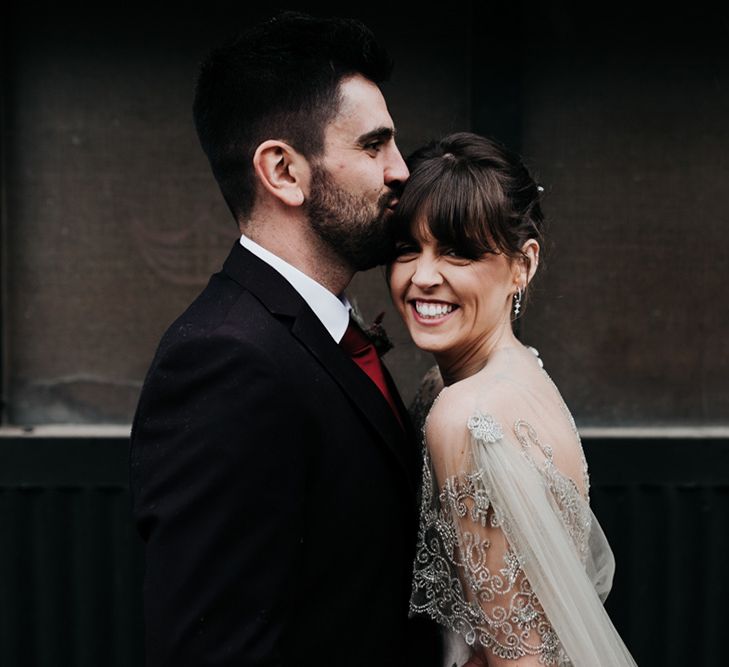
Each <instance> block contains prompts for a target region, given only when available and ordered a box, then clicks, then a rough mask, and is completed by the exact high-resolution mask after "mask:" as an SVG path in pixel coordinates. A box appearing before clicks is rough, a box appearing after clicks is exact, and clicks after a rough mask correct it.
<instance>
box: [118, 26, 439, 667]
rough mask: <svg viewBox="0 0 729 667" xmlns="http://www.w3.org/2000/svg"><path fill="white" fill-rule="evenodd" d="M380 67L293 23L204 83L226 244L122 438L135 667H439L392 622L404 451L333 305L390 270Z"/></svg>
mask: <svg viewBox="0 0 729 667" xmlns="http://www.w3.org/2000/svg"><path fill="white" fill-rule="evenodd" d="M389 70H390V65H389V60H388V58H387V56H386V54H385V53H384V52H383V51H382V49H381V48H380V47H379V46H378V45H377V43H376V42H375V40H374V38H373V36H372V34H371V33H370V31H369V30H368V29H367V28H366V27H364V26H363V25H361V24H360V23H357V22H355V21H351V20H344V19H315V18H312V17H309V16H305V15H300V14H292V13H285V14H282V15H280V16H278V17H277V18H275V19H273V20H271V21H269V22H267V23H264V24H262V25H259V26H256V27H255V28H253V29H250V30H249V31H248V32H246V33H245V34H243V35H242V36H241V37H239V38H238V39H237V40H236V41H233V42H231V43H229V44H227V45H225V46H223V47H221V48H219V49H217V50H215V51H213V53H212V54H211V55H210V56H209V57H208V58H207V60H206V61H205V62H204V63H203V65H202V67H201V70H200V75H199V79H198V84H197V90H196V97H195V104H194V116H195V123H196V127H197V131H198V134H199V137H200V141H201V144H202V147H203V149H204V151H205V153H206V154H207V156H208V158H209V160H210V164H211V167H212V170H213V173H214V175H215V178H216V179H217V181H218V184H219V186H220V189H221V191H222V194H223V197H224V198H225V201H226V202H227V204H228V206H229V208H230V210H231V212H232V214H233V216H234V218H235V220H236V221H237V223H238V226H239V228H240V231H241V234H242V236H241V237H240V240H239V241H236V243H235V244H234V246H233V249H232V250H231V252H230V255H229V256H228V259H227V260H226V262H225V264H224V266H223V269H222V271H221V272H220V273H217V274H215V275H214V276H213V277H212V278H211V280H210V283H209V284H208V286H207V287H206V288H205V290H204V291H203V292H202V294H201V295H200V296H199V297H198V298H197V299H196V300H195V301H194V302H193V304H192V305H191V306H190V307H189V308H188V309H187V311H186V312H185V313H184V314H183V315H182V316H181V317H180V318H179V319H178V320H177V321H176V322H175V323H174V324H173V325H172V326H171V327H170V329H169V330H168V331H167V333H166V334H165V336H164V337H163V339H162V341H161V343H160V346H159V349H158V351H157V354H156V356H155V358H154V361H153V362H152V366H151V368H150V370H149V373H148V376H147V379H146V381H145V384H144V388H143V390H142V394H141V397H140V401H139V406H138V409H137V414H136V417H135V420H134V426H133V431H132V450H131V484H132V493H133V499H134V512H135V518H136V521H137V524H138V528H139V530H140V532H141V535H142V537H143V539H144V540H145V542H146V578H145V589H144V600H145V622H146V633H147V636H146V647H147V648H146V651H147V666H148V667H161V666H163V665H165V666H170V667H172V666H174V667H185V666H190V667H193V666H194V667H198V666H202V665H206V666H221V667H222V666H223V665H225V666H231V667H232V666H234V665H235V666H236V667H241V666H246V665H270V666H274V665H275V666H288V665H291V666H293V665H297V666H298V665H321V666H329V665H339V664H342V665H348V666H349V667H352V666H361V667H375V666H377V667H383V666H387V665H393V666H394V665H398V666H400V665H410V664H418V665H428V664H431V660H434V659H435V655H434V653H433V652H432V651H430V650H429V649H427V648H426V647H427V643H426V642H427V641H428V637H429V636H430V635H426V636H424V637H415V633H414V632H413V628H412V626H411V625H410V623H411V622H410V621H408V619H407V607H408V599H409V591H410V577H411V571H412V559H413V555H414V543H415V531H416V525H417V507H416V501H415V495H416V486H417V479H418V472H419V466H420V463H419V461H418V448H417V446H416V443H415V439H414V437H413V434H412V431H411V428H410V425H409V423H408V421H407V417H406V414H405V411H404V409H403V405H402V402H401V400H400V398H399V396H398V394H397V391H396V389H395V387H394V386H393V384H392V381H391V379H390V377H389V375H388V374H387V371H386V370H384V368H383V367H382V366H381V364H380V362H379V359H378V357H377V355H376V354H374V353H373V352H372V350H371V347H370V346H368V340H367V338H366V337H365V336H364V335H363V332H362V331H361V329H359V328H358V327H357V326H356V325H355V324H353V323H352V321H351V319H350V316H349V312H348V302H347V301H346V298H345V297H343V296H342V295H343V290H344V289H345V288H346V287H347V285H348V283H349V282H350V280H351V278H352V276H353V274H354V273H355V272H356V271H361V270H364V269H368V268H370V267H372V266H375V265H377V264H380V263H382V262H384V261H386V259H387V257H388V253H389V244H388V242H387V237H388V235H387V233H386V227H387V223H388V218H389V217H390V215H391V213H392V208H393V207H394V206H395V205H396V203H397V193H398V190H399V188H400V186H401V185H402V183H403V182H404V181H405V180H406V179H407V177H408V170H407V167H406V166H405V163H404V162H403V159H402V157H401V155H400V153H399V151H398V149H397V146H396V145H395V130H394V127H393V122H392V119H391V118H390V115H389V113H388V110H387V107H386V104H385V100H384V99H383V97H382V94H381V92H380V90H379V88H378V86H377V84H378V83H379V82H381V81H382V80H384V79H385V78H386V77H387V76H388V74H389ZM368 374H369V375H371V377H368ZM424 649H425V650H424ZM417 651H421V652H424V653H425V654H426V656H427V657H426V658H425V659H423V658H422V657H417V658H416V657H415V656H416V652H417ZM432 664H435V662H432Z"/></svg>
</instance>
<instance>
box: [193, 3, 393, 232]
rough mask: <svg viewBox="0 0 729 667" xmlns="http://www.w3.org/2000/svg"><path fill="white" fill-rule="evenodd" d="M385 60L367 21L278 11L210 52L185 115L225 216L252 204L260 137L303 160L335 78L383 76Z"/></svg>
mask: <svg viewBox="0 0 729 667" xmlns="http://www.w3.org/2000/svg"><path fill="white" fill-rule="evenodd" d="M391 69H392V61H391V60H390V58H389V56H388V55H387V53H386V52H385V51H384V49H382V47H380V46H379V45H378V43H377V41H376V40H375V37H374V35H373V34H372V32H371V31H370V29H369V28H367V26H365V25H364V24H362V23H360V22H359V21H356V20H354V19H348V18H338V17H331V18H319V17H314V16H309V15H307V14H303V13H300V12H283V13H281V14H278V15H277V16H276V17H274V18H273V19H271V20H269V21H266V22H264V23H261V24H258V25H255V26H252V27H250V28H249V29H248V30H246V31H245V32H243V33H242V34H240V35H239V36H237V37H235V38H234V39H233V40H231V41H230V42H228V43H227V44H225V45H223V46H221V47H219V48H217V49H214V50H213V51H212V52H211V53H210V54H209V55H208V56H207V58H206V59H205V60H204V62H203V63H202V64H201V66H200V72H199V75H198V80H197V87H196V91H195V102H194V104H193V115H194V118H195V126H196V128H197V132H198V136H199V138H200V143H201V145H202V148H203V150H204V151H205V153H206V154H207V156H208V159H209V161H210V165H211V167H212V170H213V173H214V175H215V178H216V180H217V181H218V185H219V186H220V189H221V191H222V193H223V196H224V197H225V201H226V202H227V204H228V206H229V208H230V209H231V212H232V213H233V216H234V217H235V218H236V219H239V220H240V219H242V218H245V217H247V216H248V214H249V213H250V211H251V209H252V208H253V204H254V201H255V178H254V173H253V164H252V159H253V155H254V153H255V151H256V148H258V146H259V145H260V144H261V143H262V142H263V141H265V140H267V139H278V140H281V141H285V142H286V143H288V144H290V145H291V146H293V148H295V149H296V150H297V151H299V152H300V153H301V154H302V155H304V156H305V157H307V158H311V157H316V156H318V155H320V154H321V152H322V151H323V148H324V130H325V127H326V125H327V123H329V122H330V121H331V120H332V119H333V118H334V117H335V116H336V114H337V112H338V111H339V105H340V101H341V99H340V91H339V86H340V83H341V81H342V79H344V78H346V77H348V76H350V75H353V74H361V75H362V76H364V77H365V78H367V79H369V80H371V81H372V82H374V83H380V82H382V81H384V80H386V79H387V78H388V76H389V74H390V71H391Z"/></svg>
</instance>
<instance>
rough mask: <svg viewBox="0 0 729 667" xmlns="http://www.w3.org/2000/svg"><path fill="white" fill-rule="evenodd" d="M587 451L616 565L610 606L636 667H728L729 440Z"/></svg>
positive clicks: (626, 444)
mask: <svg viewBox="0 0 729 667" xmlns="http://www.w3.org/2000/svg"><path fill="white" fill-rule="evenodd" d="M585 449H586V454H587V456H588V461H589V462H590V470H591V474H592V480H593V490H592V505H593V509H594V511H595V514H596V515H597V517H598V519H599V521H600V523H601V525H602V526H603V528H604V530H605V533H606V534H607V536H608V539H609V540H610V544H611V545H612V547H613V551H614V553H615V558H616V562H617V563H616V565H617V569H616V575H615V581H614V586H613V591H612V593H611V594H610V597H609V598H608V601H607V604H606V608H607V610H608V612H609V613H610V616H611V617H612V619H613V621H614V622H615V625H616V626H617V627H618V629H619V630H620V632H621V635H622V636H623V638H624V639H625V642H626V644H627V645H628V646H629V647H630V649H631V651H632V652H633V655H634V656H635V658H636V661H637V663H638V664H639V665H641V667H651V666H653V665H655V666H656V667H658V666H659V665H660V666H661V667H674V666H675V667H679V666H680V667H685V666H686V665H691V666H694V665H696V666H697V667H698V666H700V667H712V666H716V667H719V666H720V665H726V664H727V658H726V654H725V651H724V650H723V647H722V646H720V643H723V640H724V635H723V632H722V631H721V629H720V627H719V625H720V623H721V622H722V619H723V606H724V605H725V603H726V602H725V601H726V600H727V595H728V594H729V573H728V572H727V568H726V562H727V556H728V555H729V549H728V547H729V544H728V542H729V530H728V528H729V479H727V478H728V477H729V466H727V462H729V442H727V441H726V440H715V441H696V440H688V439H686V440H682V441H680V442H678V441H673V440H672V441H658V440H656V439H651V440H644V439H640V440H638V439H636V440H630V441H600V442H596V441H593V442H588V443H586V446H585ZM621 479H623V480H624V481H622V482H621V481H620V480H621ZM641 479H642V480H644V481H641Z"/></svg>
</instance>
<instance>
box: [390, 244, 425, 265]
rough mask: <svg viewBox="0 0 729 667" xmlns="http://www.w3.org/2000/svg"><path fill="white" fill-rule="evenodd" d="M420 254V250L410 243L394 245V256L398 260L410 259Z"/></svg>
mask: <svg viewBox="0 0 729 667" xmlns="http://www.w3.org/2000/svg"><path fill="white" fill-rule="evenodd" d="M419 252H420V248H418V246H416V245H414V244H412V243H397V244H396V245H395V256H396V258H397V259H398V260H401V261H404V260H407V259H412V258H413V257H415V255H417V254H418V253H419Z"/></svg>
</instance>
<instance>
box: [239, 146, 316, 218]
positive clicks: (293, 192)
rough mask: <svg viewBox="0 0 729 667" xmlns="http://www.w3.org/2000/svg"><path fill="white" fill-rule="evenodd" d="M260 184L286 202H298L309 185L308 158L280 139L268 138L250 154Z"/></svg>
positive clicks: (299, 203)
mask: <svg viewBox="0 0 729 667" xmlns="http://www.w3.org/2000/svg"><path fill="white" fill-rule="evenodd" d="M253 168H254V170H255V172H256V176H257V177H258V181H259V182H260V184H261V185H262V186H263V187H264V188H265V189H266V190H267V191H268V192H269V193H270V194H272V195H273V196H274V197H276V198H277V199H279V200H280V201H281V202H282V203H284V204H286V205H287V206H301V205H302V204H303V203H304V199H305V197H304V192H305V191H306V189H307V188H308V185H309V173H310V170H309V162H308V160H307V159H306V158H305V157H304V156H303V155H301V153H298V152H297V151H296V150H294V149H293V148H292V147H291V146H289V144H287V143H285V142H283V141H276V140H274V139H268V140H267V141H264V142H263V143H262V144H261V145H260V146H258V148H257V149H256V152H255V153H254V155H253Z"/></svg>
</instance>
